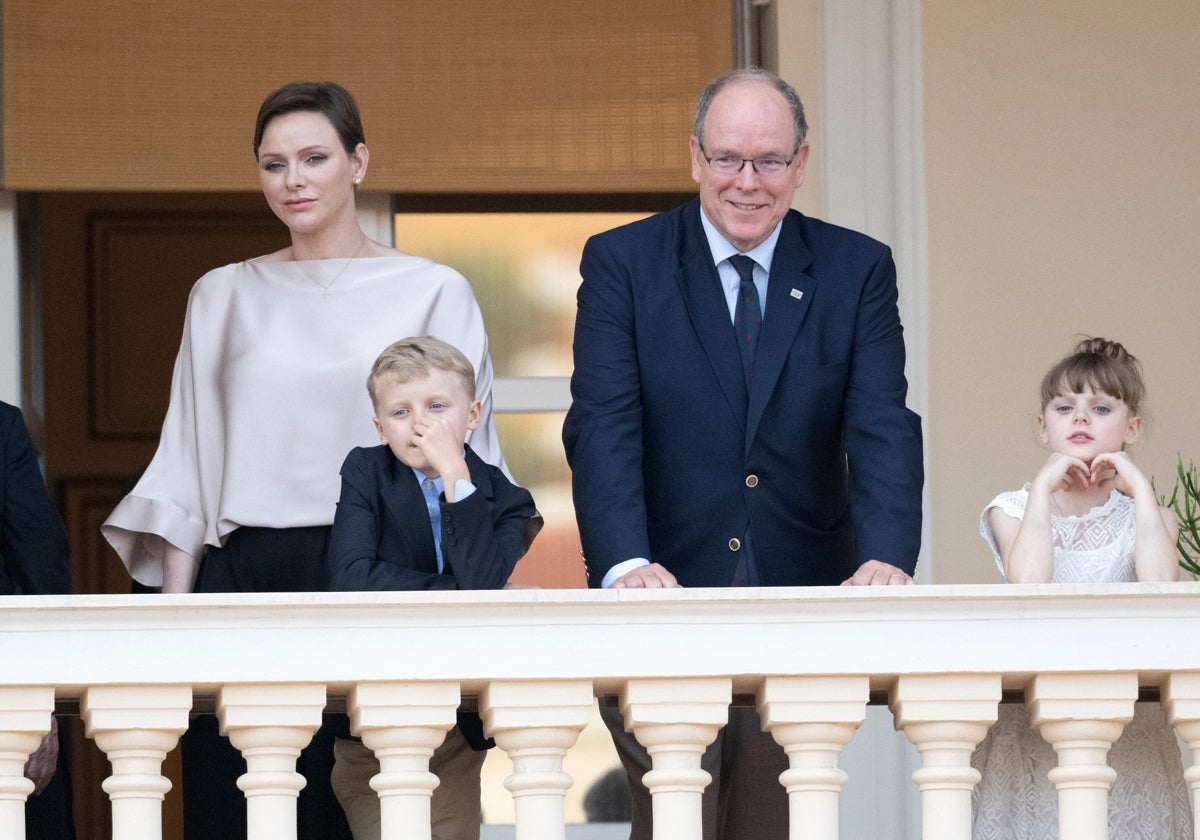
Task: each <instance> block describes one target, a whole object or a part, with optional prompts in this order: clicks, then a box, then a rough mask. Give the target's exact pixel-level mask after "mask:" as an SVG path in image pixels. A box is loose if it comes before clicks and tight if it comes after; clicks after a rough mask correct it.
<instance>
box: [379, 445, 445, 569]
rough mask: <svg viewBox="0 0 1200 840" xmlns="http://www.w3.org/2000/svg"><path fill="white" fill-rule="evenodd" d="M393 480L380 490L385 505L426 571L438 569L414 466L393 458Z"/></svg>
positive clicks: (414, 555) (405, 544) (420, 565)
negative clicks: (408, 465)
mask: <svg viewBox="0 0 1200 840" xmlns="http://www.w3.org/2000/svg"><path fill="white" fill-rule="evenodd" d="M390 460H391V464H390V475H389V478H390V481H389V482H388V483H387V484H386V485H385V486H384V487H383V488H382V489H381V490H380V493H381V495H382V496H383V503H384V507H385V508H386V510H387V515H388V517H389V518H390V519H391V520H392V525H393V527H394V528H395V530H396V531H398V532H399V534H400V538H401V541H402V542H403V545H404V547H405V549H406V550H407V551H408V553H409V555H410V556H411V557H412V559H413V561H414V562H415V564H416V566H417V569H418V570H419V571H422V572H429V573H434V572H437V549H436V548H435V547H434V544H433V525H432V524H431V523H430V519H429V513H428V512H427V511H426V508H425V494H424V493H422V492H421V485H420V484H419V483H418V482H417V477H416V476H415V475H413V471H412V469H410V468H409V467H407V466H405V465H404V464H401V463H400V462H399V461H397V460H396V459H395V458H392V459H390Z"/></svg>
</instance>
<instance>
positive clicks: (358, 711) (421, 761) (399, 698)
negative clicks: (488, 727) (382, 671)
mask: <svg viewBox="0 0 1200 840" xmlns="http://www.w3.org/2000/svg"><path fill="white" fill-rule="evenodd" d="M458 706H459V688H458V683H456V682H415V683H414V682H367V683H359V684H358V685H356V686H354V687H353V688H351V689H350V691H349V693H348V694H347V695H346V710H347V711H348V712H349V714H350V730H351V731H352V732H354V733H355V734H356V735H359V736H361V737H362V739H363V744H365V745H366V746H367V747H368V748H369V749H371V750H372V751H374V753H375V757H376V758H377V759H379V771H380V772H379V774H378V775H377V776H375V777H374V778H372V779H371V787H372V788H373V789H374V790H375V791H376V792H377V793H378V794H379V819H380V824H379V827H380V834H381V836H382V837H384V838H389V837H404V838H411V840H429V837H430V813H431V809H430V797H431V796H432V795H433V790H434V788H436V787H437V786H438V784H439V782H438V778H437V776H435V775H433V773H430V772H429V759H430V757H431V756H432V755H433V752H434V750H436V749H437V748H438V747H439V746H440V745H441V743H442V741H444V740H445V739H446V732H447V731H448V730H449V729H450V727H452V726H454V725H455V724H456V722H457V720H458Z"/></svg>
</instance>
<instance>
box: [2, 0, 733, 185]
mask: <svg viewBox="0 0 1200 840" xmlns="http://www.w3.org/2000/svg"><path fill="white" fill-rule="evenodd" d="M730 6H731V4H730V0H655V2H649V3H648V2H645V1H644V0H556V1H555V2H552V0H502V2H501V1H500V0H460V1H459V2H454V3H446V2H436V0H427V2H422V3H417V2H411V1H410V0H367V2H353V1H352V2H348V3H336V4H327V5H311V4H308V3H303V2H299V0H255V2H250V3H247V2H245V0H205V2H203V3H198V2H195V0H158V2H131V0H124V2H114V3H96V2H93V0H58V2H54V3H47V2H45V0H5V2H4V3H3V4H2V9H3V12H2V13H3V53H2V56H3V88H4V89H3V131H4V140H3V158H4V161H3V163H4V166H3V186H4V187H5V188H7V189H12V190H102V191H125V190H136V191H177V190H178V191H224V190H253V189H257V185H258V181H257V175H256V171H255V166H254V162H253V157H252V154H251V137H252V134H253V128H254V117H255V114H256V113H257V111H258V106H259V103H260V102H261V101H262V98H263V96H264V95H265V94H266V93H268V92H269V91H270V90H272V89H274V88H276V87H278V86H279V85H281V84H283V83H285V82H289V81H298V80H312V81H317V80H325V79H330V80H334V81H338V82H340V83H342V84H343V85H345V86H346V87H347V88H348V89H349V90H350V91H351V92H352V93H354V95H355V97H356V98H357V99H358V100H359V106H360V108H361V109H362V113H363V122H364V125H365V127H366V136H367V145H368V147H369V148H370V149H371V167H370V175H369V178H368V183H367V185H366V186H367V187H369V188H371V189H375V190H386V191H389V192H442V193H445V192H451V193H453V192H627V191H673V190H690V189H692V188H694V185H693V184H692V183H691V180H690V178H689V170H688V164H687V146H686V140H687V136H688V134H689V133H690V127H691V120H692V110H693V107H694V103H695V97H696V94H697V93H698V92H699V90H700V88H701V87H702V86H703V84H704V83H705V82H706V81H707V80H708V79H710V78H711V77H713V76H715V75H717V74H719V73H721V72H723V71H724V70H726V69H728V68H729V67H731V66H732V35H731V26H732V22H731V21H732V13H731V8H730Z"/></svg>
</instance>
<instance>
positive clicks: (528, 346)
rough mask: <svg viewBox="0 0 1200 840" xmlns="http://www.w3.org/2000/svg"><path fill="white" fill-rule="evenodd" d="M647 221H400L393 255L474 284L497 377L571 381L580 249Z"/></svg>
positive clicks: (563, 217) (576, 216) (486, 217)
mask: <svg viewBox="0 0 1200 840" xmlns="http://www.w3.org/2000/svg"><path fill="white" fill-rule="evenodd" d="M645 215H646V213H644V212H643V213H399V214H397V216H396V247H397V248H399V249H400V250H402V251H407V252H408V253H410V254H417V255H419V256H422V257H429V258H430V259H432V260H435V261H436V262H440V263H444V264H445V265H448V266H450V267H452V268H455V269H457V270H458V271H459V272H460V273H461V274H462V275H463V276H464V277H466V278H467V279H468V280H470V281H471V285H472V286H473V287H474V289H475V297H476V298H477V299H478V300H479V306H480V308H481V309H482V310H483V318H484V323H485V324H486V325H487V331H488V341H489V347H490V349H491V353H492V364H493V365H494V367H495V370H496V376H498V377H500V376H570V375H571V335H572V332H573V331H574V327H575V291H576V289H578V288H579V255H580V253H582V251H583V244H584V242H585V241H587V238H588V237H589V236H591V235H592V234H594V233H599V232H600V231H603V230H608V229H609V228H612V227H616V226H617V225H622V224H625V223H626V222H631V221H633V220H635V219H639V218H642V217H644V216H645ZM505 457H508V455H507V452H506V453H505ZM510 460H511V459H510Z"/></svg>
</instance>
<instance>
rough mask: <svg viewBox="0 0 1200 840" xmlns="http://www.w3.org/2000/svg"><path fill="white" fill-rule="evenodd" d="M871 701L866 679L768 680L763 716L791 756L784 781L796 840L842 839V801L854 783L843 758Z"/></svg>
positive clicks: (763, 691) (761, 706)
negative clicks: (844, 790)
mask: <svg viewBox="0 0 1200 840" xmlns="http://www.w3.org/2000/svg"><path fill="white" fill-rule="evenodd" d="M869 697H870V685H869V684H868V681H867V677H866V676H845V677H841V676H838V677H834V676H827V677H821V676H817V677H767V678H766V679H765V680H763V686H762V689H761V690H760V691H759V694H758V715H759V718H760V719H761V720H762V722H763V726H764V727H766V729H768V730H769V731H770V733H771V736H772V737H773V738H774V739H775V741H776V742H777V743H778V744H779V745H780V746H781V747H783V749H784V752H786V753H787V755H788V763H789V767H788V769H787V770H785V771H784V773H783V775H782V776H780V779H779V780H780V782H781V783H782V784H783V786H784V787H785V788H787V792H788V825H789V829H788V836H789V837H790V838H791V840H837V838H838V797H839V796H840V795H841V792H842V787H843V786H844V785H845V784H846V782H847V780H848V777H847V776H846V773H845V771H843V770H842V769H840V768H839V767H838V757H839V756H840V755H841V752H842V747H844V746H846V744H848V743H850V739H851V738H853V737H854V732H855V730H857V729H858V727H859V726H860V725H861V724H862V722H863V720H864V719H865V718H866V714H867V700H868V698H869Z"/></svg>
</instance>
